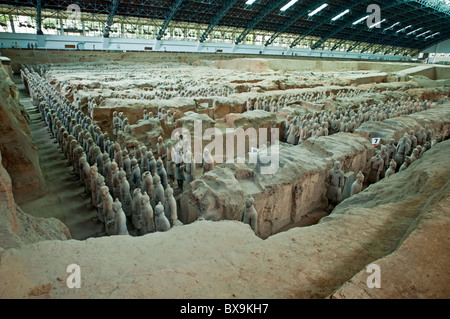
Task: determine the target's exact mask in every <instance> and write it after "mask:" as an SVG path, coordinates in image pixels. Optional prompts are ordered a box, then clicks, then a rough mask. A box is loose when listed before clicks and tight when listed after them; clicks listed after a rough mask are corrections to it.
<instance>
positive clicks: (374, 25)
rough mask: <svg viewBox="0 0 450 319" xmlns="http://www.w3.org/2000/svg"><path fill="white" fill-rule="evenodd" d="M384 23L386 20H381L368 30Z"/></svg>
mask: <svg viewBox="0 0 450 319" xmlns="http://www.w3.org/2000/svg"><path fill="white" fill-rule="evenodd" d="M384 21H386V19H383V20H381V21H380V22H377V23H375V24H372V25H371V26H370V27H369V29H372V28H375V27H376V26H377V25H380V24H382V23H383V22H384Z"/></svg>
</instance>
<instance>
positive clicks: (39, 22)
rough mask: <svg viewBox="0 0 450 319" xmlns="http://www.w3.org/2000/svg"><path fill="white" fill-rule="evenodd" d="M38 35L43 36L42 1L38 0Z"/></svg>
mask: <svg viewBox="0 0 450 319" xmlns="http://www.w3.org/2000/svg"><path fill="white" fill-rule="evenodd" d="M36 34H37V35H42V34H44V32H42V0H37V5H36Z"/></svg>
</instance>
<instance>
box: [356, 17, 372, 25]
mask: <svg viewBox="0 0 450 319" xmlns="http://www.w3.org/2000/svg"><path fill="white" fill-rule="evenodd" d="M368 17H369V16H368V15H367V16H365V17H364V18H361V19H359V20H358V21H355V22H353V25H356V24H358V23H361V22H363V21H364V20H366V19H367V18H368Z"/></svg>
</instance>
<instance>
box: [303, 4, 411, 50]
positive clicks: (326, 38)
mask: <svg viewBox="0 0 450 319" xmlns="http://www.w3.org/2000/svg"><path fill="white" fill-rule="evenodd" d="M412 1H413V0H395V1H392V2H390V1H389V2H388V3H389V4H387V5H385V6H383V7H382V8H381V12H383V10H386V9H389V8H392V7H395V6H398V5H403V4H406V3H408V2H412ZM352 26H353V21H350V22H347V23H346V24H344V25H342V26H341V27H340V28H337V29H335V30H334V31H333V32H331V33H330V34H328V35H327V36H326V37H324V38H322V39H320V40H319V41H317V42H316V43H315V44H314V45H313V46H312V47H311V49H313V50H315V49H317V48H319V47H320V46H321V45H322V44H324V43H325V42H326V41H327V40H328V39H331V38H333V37H334V36H336V35H337V34H339V33H340V32H342V31H343V30H345V29H347V28H351V27H352Z"/></svg>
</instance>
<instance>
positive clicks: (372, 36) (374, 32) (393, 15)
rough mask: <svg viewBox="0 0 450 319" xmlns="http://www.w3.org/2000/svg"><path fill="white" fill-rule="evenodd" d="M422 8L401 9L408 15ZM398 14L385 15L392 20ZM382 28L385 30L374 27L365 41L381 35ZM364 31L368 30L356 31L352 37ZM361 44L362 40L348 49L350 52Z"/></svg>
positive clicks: (367, 41) (368, 41)
mask: <svg viewBox="0 0 450 319" xmlns="http://www.w3.org/2000/svg"><path fill="white" fill-rule="evenodd" d="M421 9H422V8H420V7H414V8H411V9H408V10H406V11H401V14H406V15H408V14H410V13H412V12H414V11H418V10H421ZM398 14H399V13H398V12H396V13H393V14H391V15H389V16H387V17H385V19H386V20H390V19H393V20H395V19H394V18H395V17H396V16H397V15H398ZM407 21H408V20H407ZM382 30H384V29H383V28H380V29H378V30H377V29H376V28H372V34H371V35H370V36H369V37H368V38H367V39H366V41H365V42H366V43H370V40H372V39H373V38H374V37H376V36H380V34H381V33H382V32H383V31H382ZM364 31H366V30H364V29H361V30H360V31H359V32H355V33H354V35H353V37H352V38H355V37H356V36H358V35H359V34H361V33H363V32H364ZM361 44H362V42H359V43H358V44H357V45H353V46H351V47H350V48H349V49H348V52H349V51H351V50H353V49H356V48H357V47H359V46H360V45H361Z"/></svg>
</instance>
